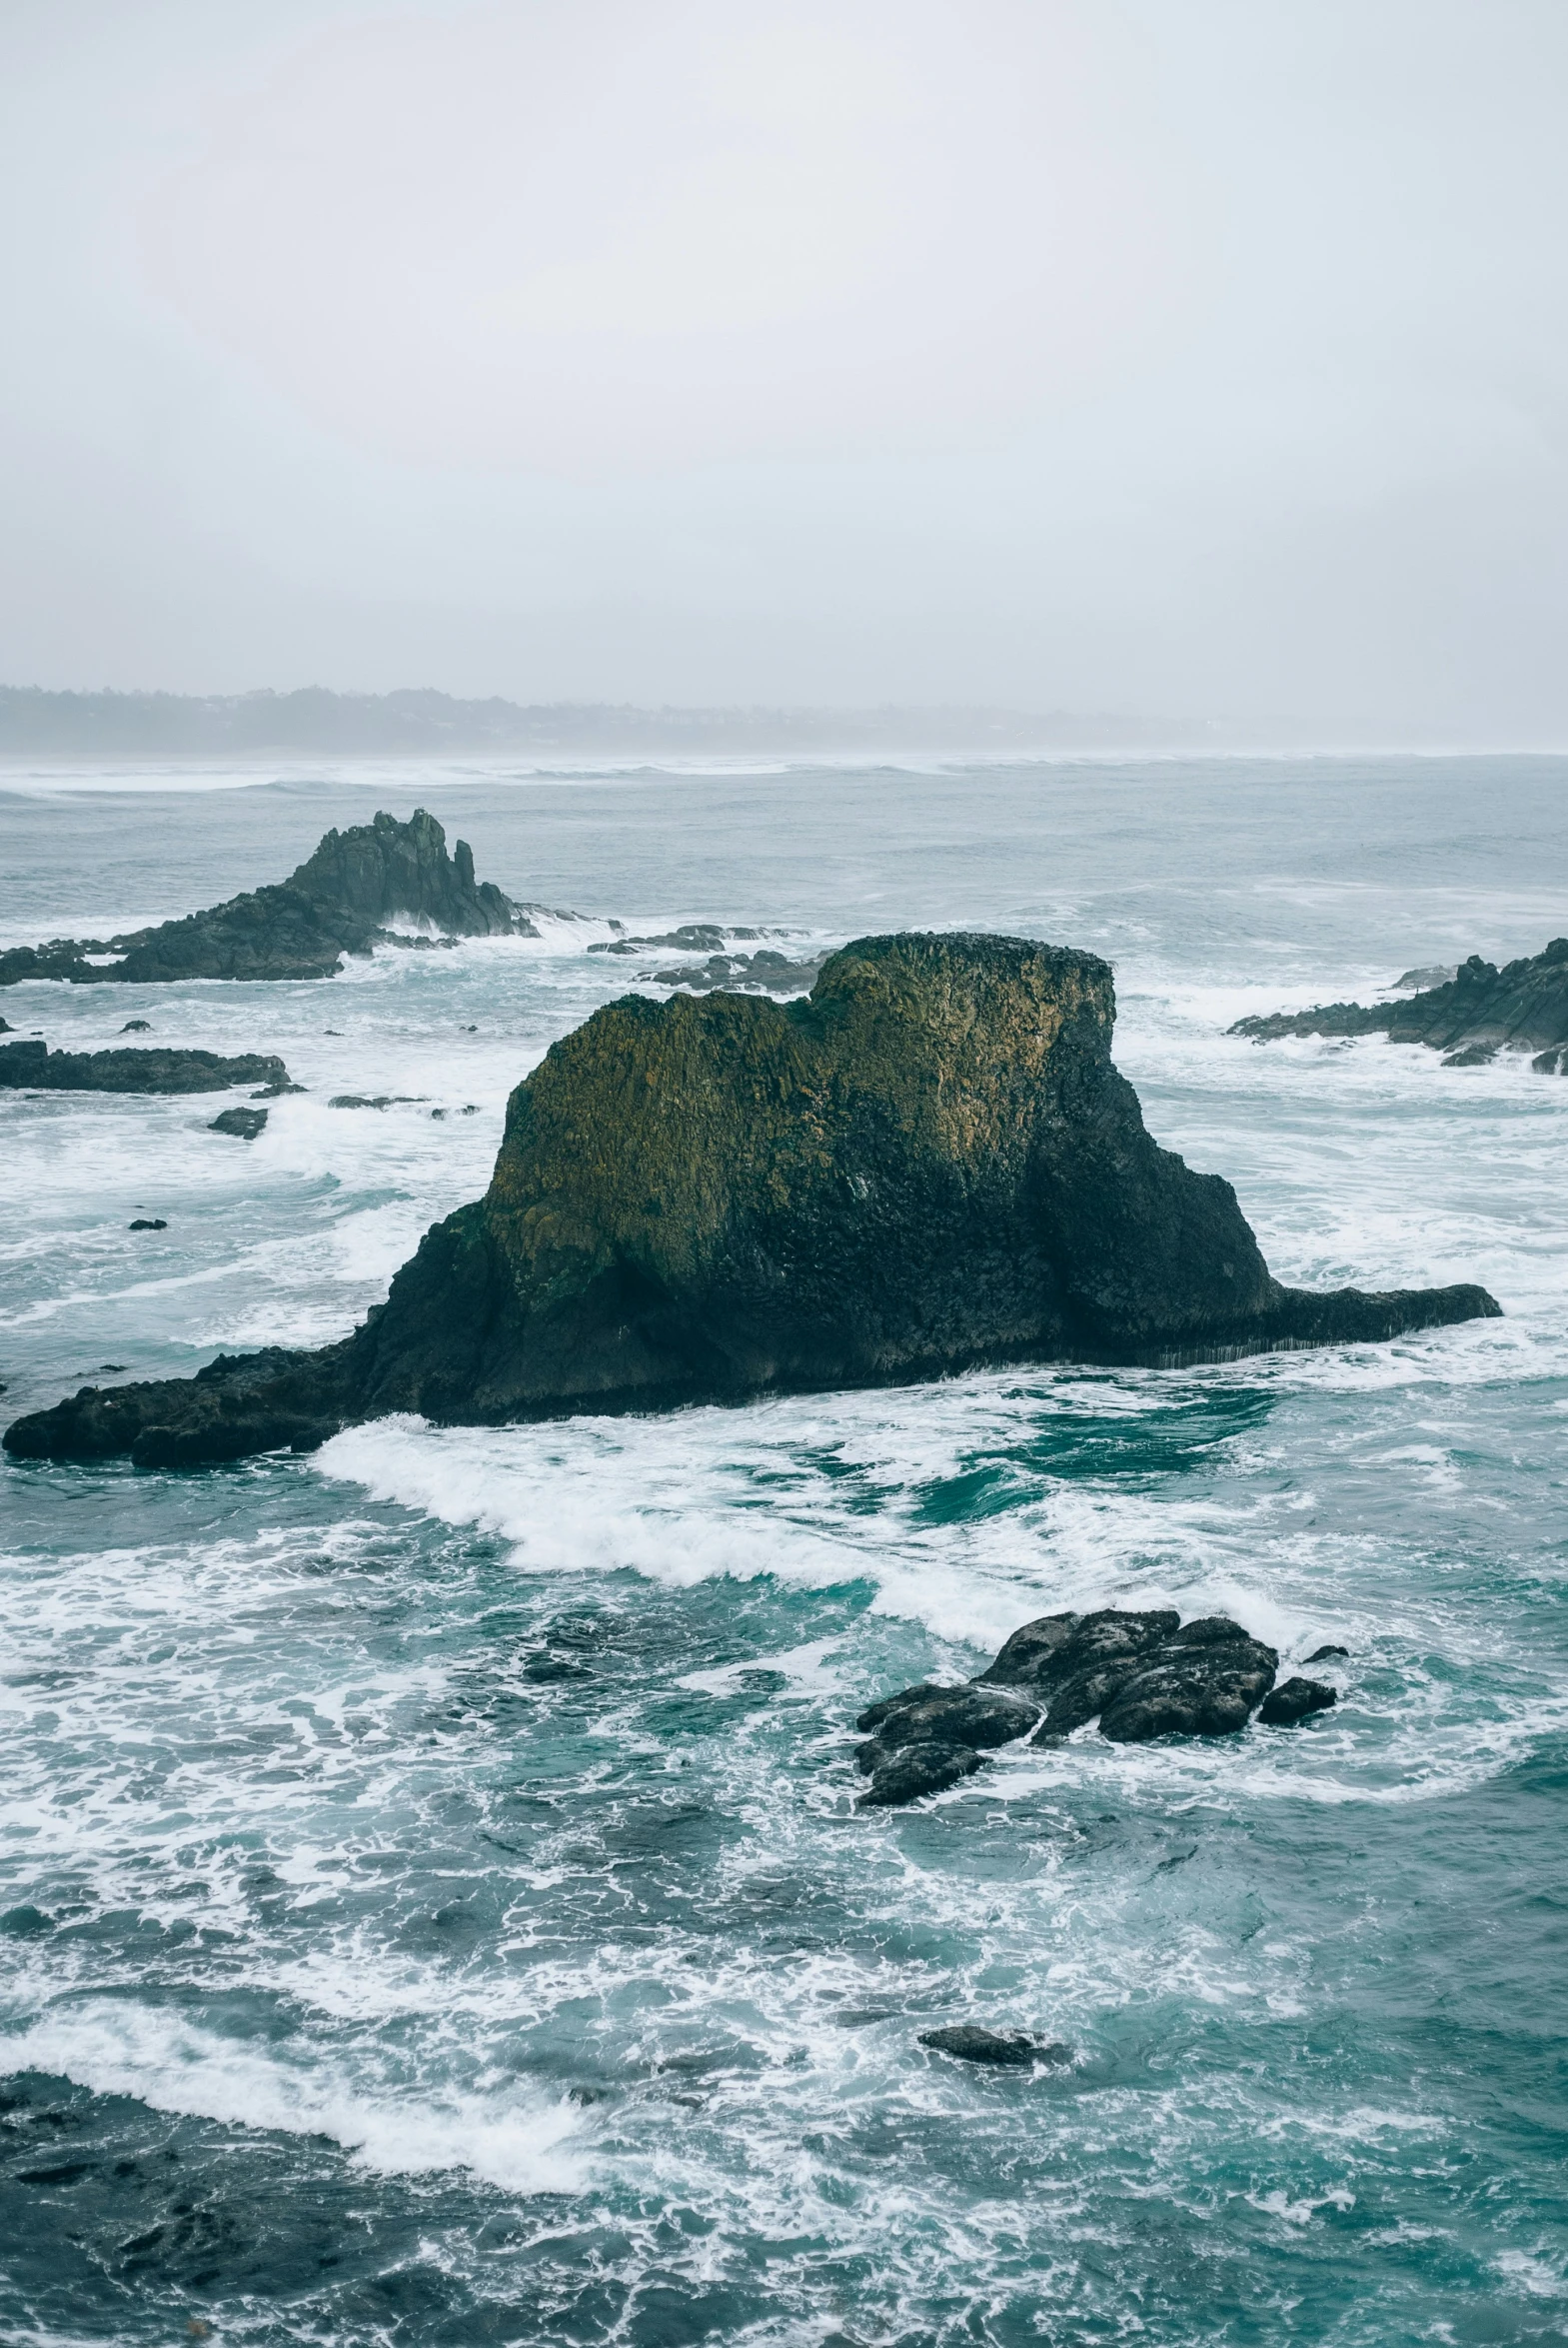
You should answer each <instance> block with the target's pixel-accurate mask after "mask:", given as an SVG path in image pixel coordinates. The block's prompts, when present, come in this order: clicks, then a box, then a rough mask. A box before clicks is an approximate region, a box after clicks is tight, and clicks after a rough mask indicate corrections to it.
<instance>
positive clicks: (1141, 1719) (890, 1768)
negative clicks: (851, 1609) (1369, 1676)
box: [855, 1606, 1334, 1809]
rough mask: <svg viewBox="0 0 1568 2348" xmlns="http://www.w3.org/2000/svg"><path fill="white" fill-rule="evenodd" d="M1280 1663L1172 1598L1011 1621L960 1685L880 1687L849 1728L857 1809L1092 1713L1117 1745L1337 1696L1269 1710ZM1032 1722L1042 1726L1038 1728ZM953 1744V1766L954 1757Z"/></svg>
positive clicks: (1233, 1728) (911, 1792)
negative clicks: (1007, 1632) (864, 1783)
mask: <svg viewBox="0 0 1568 2348" xmlns="http://www.w3.org/2000/svg"><path fill="white" fill-rule="evenodd" d="M1278 1667H1279V1657H1278V1655H1277V1653H1276V1652H1275V1650H1274V1649H1273V1648H1272V1647H1270V1646H1265V1645H1264V1644H1263V1642H1262V1641H1261V1640H1260V1639H1255V1638H1253V1637H1252V1636H1251V1634H1250V1632H1248V1631H1246V1630H1243V1628H1242V1627H1241V1624H1240V1623H1239V1622H1232V1621H1231V1620H1230V1618H1229V1617H1228V1616H1227V1615H1224V1614H1206V1615H1202V1616H1200V1617H1199V1618H1198V1619H1197V1620H1195V1621H1192V1622H1188V1623H1185V1624H1184V1623H1183V1622H1182V1620H1181V1617H1180V1616H1179V1615H1178V1614H1177V1613H1176V1612H1175V1611H1174V1609H1173V1608H1170V1607H1160V1608H1158V1609H1155V1610H1152V1611H1149V1612H1143V1613H1140V1612H1136V1611H1134V1610H1132V1609H1130V1608H1129V1609H1127V1610H1123V1609H1122V1608H1120V1607H1116V1606H1109V1607H1104V1608H1102V1609H1100V1610H1099V1611H1098V1612H1096V1613H1092V1614H1042V1615H1039V1616H1038V1617H1037V1618H1036V1619H1035V1620H1034V1621H1032V1622H1025V1623H1024V1625H1023V1627H1022V1628H1021V1629H1020V1630H1015V1631H1014V1632H1013V1634H1012V1636H1011V1638H1009V1639H1008V1641H1007V1643H1006V1645H1005V1646H1004V1647H1003V1648H1002V1650H1001V1652H1000V1653H999V1654H998V1655H997V1657H996V1660H995V1661H994V1662H993V1663H992V1664H990V1665H989V1667H988V1668H987V1669H986V1670H984V1671H982V1672H980V1673H979V1675H978V1676H977V1677H976V1678H974V1679H970V1680H965V1681H963V1682H962V1683H961V1684H960V1685H959V1686H956V1687H932V1686H929V1685H921V1686H919V1687H906V1688H904V1689H903V1690H902V1691H901V1692H900V1693H899V1694H897V1695H891V1696H883V1697H882V1698H881V1700H880V1701H879V1702H877V1703H874V1704H870V1705H868V1706H867V1708H866V1709H865V1710H864V1711H863V1712H862V1713H861V1714H860V1716H859V1718H858V1720H857V1721H856V1722H855V1726H856V1727H857V1728H858V1729H859V1730H860V1731H861V1732H862V1733H865V1732H867V1731H869V1732H870V1735H869V1741H868V1742H867V1743H865V1744H862V1745H860V1746H859V1747H858V1748H857V1749H856V1752H855V1766H856V1767H857V1768H858V1769H859V1770H860V1772H861V1774H862V1775H869V1777H870V1780H871V1784H870V1790H869V1792H867V1793H864V1794H862V1795H861V1796H860V1798H859V1803H858V1805H857V1806H858V1807H860V1808H861V1809H865V1808H871V1807H875V1808H884V1809H885V1808H892V1807H895V1806H897V1805H900V1804H902V1803H904V1802H910V1801H917V1800H918V1799H919V1797H920V1796H921V1794H925V1793H935V1792H941V1791H943V1790H944V1789H945V1788H946V1787H947V1786H948V1785H952V1784H955V1783H956V1782H957V1779H958V1777H959V1776H960V1775H964V1776H967V1775H970V1774H972V1772H973V1770H974V1769H976V1768H978V1767H979V1765H980V1755H981V1753H982V1752H985V1751H994V1750H995V1749H996V1748H997V1747H998V1746H1000V1745H1003V1744H1013V1743H1017V1742H1018V1741H1019V1740H1020V1739H1021V1738H1023V1737H1025V1736H1027V1735H1028V1734H1029V1733H1030V1731H1031V1729H1032V1730H1033V1731H1034V1742H1035V1743H1041V1742H1047V1741H1048V1742H1052V1743H1053V1742H1055V1741H1056V1740H1057V1739H1058V1738H1059V1737H1062V1736H1065V1735H1069V1734H1070V1733H1071V1731H1072V1730H1073V1729H1075V1728H1082V1727H1085V1726H1086V1725H1087V1724H1088V1722H1089V1721H1091V1720H1093V1719H1095V1718H1096V1717H1097V1718H1098V1720H1099V1727H1100V1734H1101V1735H1102V1736H1106V1737H1109V1738H1110V1739H1111V1741H1112V1742H1113V1743H1116V1744H1145V1743H1147V1742H1148V1741H1149V1740H1150V1739H1151V1738H1153V1737H1156V1736H1233V1735H1235V1734H1236V1733H1237V1732H1238V1731H1239V1730H1240V1729H1243V1728H1245V1726H1246V1724H1247V1722H1248V1720H1249V1719H1250V1718H1251V1716H1252V1714H1253V1713H1254V1711H1257V1709H1258V1706H1259V1705H1260V1704H1261V1705H1263V1710H1262V1711H1261V1712H1260V1713H1259V1715H1258V1716H1259V1718H1261V1719H1265V1720H1271V1719H1281V1720H1282V1719H1284V1718H1286V1717H1287V1716H1288V1717H1289V1718H1291V1719H1296V1718H1299V1717H1301V1716H1302V1712H1304V1711H1308V1710H1314V1709H1317V1708H1319V1707H1320V1706H1321V1704H1322V1703H1323V1702H1324V1701H1326V1702H1328V1703H1332V1702H1333V1700H1334V1694H1333V1690H1332V1689H1331V1688H1330V1689H1327V1690H1326V1691H1325V1690H1322V1689H1321V1688H1319V1686H1318V1683H1317V1682H1315V1681H1311V1680H1304V1679H1292V1680H1288V1681H1287V1682H1286V1686H1285V1690H1282V1691H1281V1692H1282V1693H1287V1692H1288V1691H1290V1690H1295V1689H1310V1690H1314V1691H1315V1692H1314V1693H1313V1694H1312V1695H1311V1696H1310V1697H1307V1698H1297V1697H1296V1696H1294V1695H1290V1696H1289V1702H1290V1703H1292V1704H1295V1703H1298V1702H1299V1703H1300V1707H1301V1708H1300V1710H1296V1711H1288V1709H1287V1711H1281V1712H1278V1713H1271V1712H1270V1711H1269V1710H1268V1706H1267V1702H1265V1699H1268V1700H1269V1701H1272V1700H1273V1699H1272V1698H1271V1697H1270V1692H1269V1691H1270V1690H1271V1689H1272V1687H1273V1685H1274V1675H1275V1673H1276V1671H1277V1669H1278ZM1036 1723H1038V1725H1037V1726H1036ZM960 1752H963V1753H966V1754H967V1756H968V1757H967V1761H966V1763H965V1765H964V1766H962V1767H961V1768H959V1767H957V1766H952V1765H950V1764H952V1763H954V1762H955V1761H956V1759H957V1756H958V1754H959V1753H960Z"/></svg>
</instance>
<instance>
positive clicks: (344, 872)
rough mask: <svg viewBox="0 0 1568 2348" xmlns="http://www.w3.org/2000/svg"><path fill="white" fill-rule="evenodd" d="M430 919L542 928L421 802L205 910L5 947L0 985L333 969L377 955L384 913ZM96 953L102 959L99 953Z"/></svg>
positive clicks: (460, 932)
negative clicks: (113, 931)
mask: <svg viewBox="0 0 1568 2348" xmlns="http://www.w3.org/2000/svg"><path fill="white" fill-rule="evenodd" d="M400 918H402V919H404V920H407V921H413V922H417V923H427V924H428V925H429V926H430V927H431V928H432V929H433V930H436V931H439V932H440V933H441V934H442V936H444V937H448V938H491V937H505V936H509V935H513V936H519V937H524V938H534V937H537V936H538V935H539V933H538V931H537V930H536V929H535V927H534V925H533V923H532V922H531V921H530V920H529V919H528V916H527V914H526V913H525V912H524V911H523V909H522V908H521V907H519V906H516V905H514V904H513V902H512V900H511V898H510V897H505V896H503V895H502V892H501V891H500V890H499V889H498V888H497V887H496V886H495V883H494V882H492V881H476V880H475V878H474V852H473V850H472V849H471V848H470V847H469V844H468V842H467V841H466V840H460V841H459V842H458V844H457V851H456V853H455V854H454V855H452V856H449V855H448V854H447V836H446V834H445V832H444V831H443V830H442V828H441V826H440V825H439V824H438V823H437V821H436V819H435V817H434V816H431V815H427V814H426V812H425V810H424V809H423V808H417V809H416V810H415V812H414V814H413V815H412V816H411V817H410V819H409V821H408V822H407V823H406V824H400V823H399V822H398V821H397V819H396V817H394V816H389V815H378V816H377V818H376V820H375V822H374V823H370V824H355V825H354V826H352V828H351V829H350V830H349V831H347V832H329V833H327V835H326V837H325V838H324V839H323V840H322V842H321V844H320V845H319V847H318V848H317V850H316V853H315V855H314V856H310V857H307V859H306V861H305V862H304V864H302V865H300V866H299V867H298V868H297V869H296V870H295V871H294V872H293V873H291V874H290V875H289V878H288V879H287V880H286V881H278V882H272V883H269V884H268V886H267V887H266V888H264V889H252V890H247V891H246V892H245V893H244V895H243V896H240V897H231V898H230V899H229V900H228V901H227V903H225V904H223V905H215V906H211V907H209V908H208V910H207V911H206V912H205V913H195V914H187V915H185V916H184V918H183V919H181V920H179V921H174V922H160V923H159V924H158V925H157V927H156V928H154V929H151V930H133V931H130V932H127V933H126V934H125V935H123V936H121V937H118V938H108V939H104V938H56V939H53V940H52V941H51V942H50V943H49V944H48V945H47V946H14V947H12V948H10V949H9V951H8V952H5V953H0V987H14V986H15V985H16V984H17V983H18V981H19V980H22V979H68V980H70V981H71V983H72V984H73V985H75V986H79V987H97V986H103V985H105V984H111V983H118V984H120V985H122V986H149V985H156V984H160V983H163V982H167V981H170V980H175V979H330V978H332V977H334V976H335V975H336V973H337V972H338V971H339V970H341V969H342V967H343V957H344V956H345V955H346V954H369V953H370V951H371V948H372V947H373V946H374V945H375V943H376V941H377V939H378V938H381V937H385V936H386V935H387V924H388V923H389V922H393V921H396V920H398V919H400ZM95 958H96V959H95Z"/></svg>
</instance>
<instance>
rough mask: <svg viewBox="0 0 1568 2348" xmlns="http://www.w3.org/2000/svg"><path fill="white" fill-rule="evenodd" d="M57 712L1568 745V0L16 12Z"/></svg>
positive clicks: (18, 201)
mask: <svg viewBox="0 0 1568 2348" xmlns="http://www.w3.org/2000/svg"><path fill="white" fill-rule="evenodd" d="M0 68H3V70H0V174H3V177H4V181H5V187H4V206H3V228H0V254H3V259H0V272H3V299H4V305H5V318H6V335H5V347H6V360H5V366H4V370H3V376H0V427H3V430H4V434H5V443H6V448H7V462H6V464H5V466H4V467H3V469H0V599H3V601H0V631H3V634H0V680H3V681H5V682H9V683H40V684H46V685H57V686H58V685H83V686H96V685H102V684H112V685H119V686H135V685H161V686H166V687H171V688H174V689H176V690H186V691H202V690H214V691H224V690H236V689H241V688H245V687H249V686H252V685H257V684H272V685H277V686H290V685H296V684H300V683H304V682H309V681H315V682H320V683H324V684H329V685H334V686H337V687H340V688H364V689H371V690H382V689H385V688H387V687H390V686H394V685H404V684H434V685H438V686H442V687H444V688H446V689H447V690H449V691H452V692H456V693H465V694H468V693H489V692H500V693H506V694H509V695H513V696H515V697H518V698H521V699H555V698H591V699H602V698H604V699H617V700H623V699H624V700H643V701H655V702H662V701H703V702H715V701H754V700H766V701H804V702H840V703H842V702H850V703H861V704H863V703H868V702H878V701H883V700H914V701H921V702H929V701H944V700H952V701H985V700H988V701H993V702H1001V703H1006V704H1009V705H1011V706H1014V707H1030V708H1040V709H1049V708H1059V707H1067V708H1073V709H1080V710H1115V711H1124V712H1127V713H1129V714H1138V713H1144V714H1147V713H1169V714H1170V715H1172V716H1173V717H1176V718H1180V719H1183V720H1192V719H1201V718H1203V717H1205V716H1208V715H1216V716H1217V715H1224V716H1227V717H1230V718H1232V719H1239V720H1241V721H1243V722H1252V723H1255V724H1256V725H1257V726H1258V727H1259V729H1260V730H1261V731H1262V732H1264V733H1266V732H1267V728H1268V725H1269V723H1270V721H1271V720H1272V719H1273V718H1274V717H1279V718H1286V719H1301V720H1305V721H1306V722H1307V723H1308V724H1309V725H1312V726H1314V727H1316V728H1317V729H1318V730H1319V732H1320V734H1321V737H1322V738H1323V739H1324V740H1330V741H1332V740H1355V739H1375V738H1387V737H1389V736H1394V737H1404V738H1407V739H1410V740H1422V741H1426V740H1438V739H1453V740H1456V741H1481V742H1488V741H1489V742H1496V743H1499V744H1547V743H1551V744H1556V743H1561V742H1563V741H1564V740H1565V739H1568V664H1565V661H1564V658H1563V652H1562V647H1563V644H1564V641H1565V622H1568V554H1565V548H1568V466H1565V417H1568V410H1565V395H1568V383H1565V375H1568V305H1565V276H1568V233H1565V231H1568V214H1565V202H1564V197H1565V192H1568V187H1565V183H1568V139H1565V138H1564V135H1563V124H1564V121H1565V119H1568V9H1565V8H1564V7H1563V6H1562V5H1561V0H1463V4H1454V0H1343V4H1342V0H1290V4H1288V5H1273V4H1270V0H1125V4H1116V0H1033V4H1031V5H1021V4H1015V0H831V4H827V0H821V4H818V0H788V4H787V5H775V4H773V0H755V4H748V0H511V4H509V5H503V6H471V5H457V4H455V0H454V4H447V5H441V4H436V5H431V4H428V0H424V4H422V0H401V4H400V5H397V6H382V5H377V4H375V0H360V4H358V5H339V4H338V0H268V5H267V6H266V7H265V8H257V7H256V6H255V5H254V4H252V0H244V4H239V0H137V4H136V5H134V6H127V5H125V0H8V5H7V6H6V8H5V9H4V11H3V17H0Z"/></svg>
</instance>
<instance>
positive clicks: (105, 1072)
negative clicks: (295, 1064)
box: [0, 1043, 298, 1093]
mask: <svg viewBox="0 0 1568 2348" xmlns="http://www.w3.org/2000/svg"><path fill="white" fill-rule="evenodd" d="M233 1085H265V1086H266V1087H268V1088H269V1089H270V1090H272V1091H276V1092H280V1093H283V1092H294V1091H297V1090H298V1088H297V1087H295V1086H292V1085H291V1084H290V1083H289V1072H288V1070H287V1069H286V1068H285V1067H284V1065H283V1062H282V1061H281V1060H279V1059H278V1058H277V1056H276V1055H275V1054H273V1053H270V1052H267V1053H263V1052H242V1053H240V1054H238V1055H237V1056H236V1057H234V1058H233V1059H229V1060H226V1059H224V1058H223V1056H222V1055H221V1054H219V1053H216V1052H162V1051H156V1050H148V1049H146V1048H145V1047H137V1046H135V1045H127V1046H125V1047H124V1048H122V1049H121V1050H119V1051H114V1052H51V1051H50V1050H49V1047H48V1045H47V1044H37V1043H27V1044H0V1087H9V1088H11V1089H14V1090H22V1091H27V1092H46V1093H226V1092H227V1091H228V1090H229V1088H230V1087H231V1086H233Z"/></svg>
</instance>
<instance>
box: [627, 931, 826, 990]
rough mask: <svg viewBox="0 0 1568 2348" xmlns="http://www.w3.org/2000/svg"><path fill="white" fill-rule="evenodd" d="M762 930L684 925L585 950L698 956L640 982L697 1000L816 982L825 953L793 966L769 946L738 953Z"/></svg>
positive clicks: (802, 986) (644, 974)
mask: <svg viewBox="0 0 1568 2348" xmlns="http://www.w3.org/2000/svg"><path fill="white" fill-rule="evenodd" d="M763 935H764V933H763V932H762V931H761V930H722V929H720V927H719V926H718V924H717V923H715V922H683V923H682V925H681V927H680V929H679V930H667V931H665V932H664V934H663V935H662V936H660V937H655V938H611V939H606V940H604V941H602V942H601V943H599V944H597V945H594V946H591V947H590V948H589V950H588V951H589V953H590V954H643V953H646V951H647V949H648V948H649V947H651V946H664V947H675V948H679V950H680V951H681V952H682V953H683V954H702V955H706V956H707V958H708V959H707V960H706V961H705V962H701V963H684V964H677V965H672V966H671V967H670V968H669V969H667V970H660V971H655V970H648V971H639V972H638V974H637V975H638V977H639V978H640V979H642V980H645V981H646V982H648V983H649V984H651V985H653V986H656V987H687V988H690V989H691V991H692V992H693V994H695V995H709V994H712V993H713V992H714V991H715V990H716V989H718V988H721V987H729V988H740V989H741V990H742V991H743V992H745V993H749V994H763V995H803V994H804V993H805V991H806V990H807V988H809V987H810V986H811V985H812V983H813V982H814V980H815V978H816V975H817V973H818V971H819V970H820V969H821V967H822V964H823V963H824V962H825V961H826V959H827V957H826V955H825V954H816V955H810V956H806V957H802V958H801V959H800V960H799V961H797V962H791V961H790V959H789V957H788V956H787V955H786V954H780V953H779V952H778V950H777V949H776V948H774V947H771V946H760V947H758V949H757V951H756V953H755V954H737V953H735V952H734V950H733V942H734V941H736V940H740V939H747V940H754V939H758V938H761V937H762V936H763Z"/></svg>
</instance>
